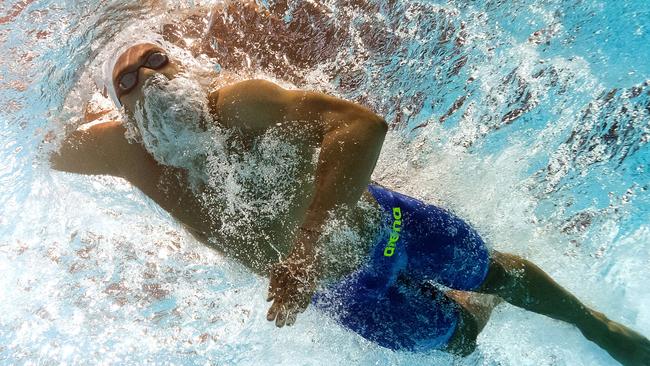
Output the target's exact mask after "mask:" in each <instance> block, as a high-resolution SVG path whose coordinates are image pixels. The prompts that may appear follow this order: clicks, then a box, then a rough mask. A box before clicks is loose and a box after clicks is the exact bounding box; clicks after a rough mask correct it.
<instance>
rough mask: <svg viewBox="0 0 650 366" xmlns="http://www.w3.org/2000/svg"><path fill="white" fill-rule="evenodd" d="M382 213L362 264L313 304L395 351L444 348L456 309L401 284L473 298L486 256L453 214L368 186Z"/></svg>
mask: <svg viewBox="0 0 650 366" xmlns="http://www.w3.org/2000/svg"><path fill="white" fill-rule="evenodd" d="M368 190H369V191H370V193H372V195H373V196H374V198H375V199H376V200H377V202H378V203H379V205H380V206H381V207H382V208H383V209H384V211H385V221H384V227H383V229H382V230H380V234H379V235H378V237H377V239H376V241H375V242H374V244H373V246H372V249H371V250H370V253H371V254H370V256H369V259H368V261H367V262H366V263H364V264H363V265H362V266H361V267H360V268H359V269H358V270H357V271H355V272H353V273H351V274H349V275H347V276H346V277H344V278H343V279H342V280H341V281H339V282H337V283H335V284H333V285H330V286H327V287H326V288H324V289H322V290H320V291H318V292H316V293H315V294H314V297H313V299H312V304H313V305H314V306H316V307H317V308H319V309H321V310H323V311H324V312H326V313H328V314H329V315H330V316H332V317H333V318H334V319H336V320H337V321H338V322H339V323H341V324H342V325H343V326H345V327H347V328H349V329H351V330H353V331H354V332H356V333H358V334H359V335H361V336H362V337H364V338H366V339H368V340H370V341H373V342H375V343H377V344H379V345H381V346H383V347H386V348H390V349H393V350H408V351H417V352H420V351H428V350H431V349H440V348H442V347H444V346H445V345H446V344H447V342H448V341H449V339H450V338H451V336H452V335H453V333H454V331H455V329H456V326H457V324H458V316H459V309H458V305H457V304H456V303H455V302H454V301H452V300H451V299H449V298H447V297H446V296H445V295H444V294H443V293H441V292H440V291H438V292H435V293H428V294H427V293H426V292H423V291H416V290H414V289H413V288H411V287H408V286H404V285H403V284H402V283H403V282H402V281H399V280H398V277H402V278H403V277H406V278H408V279H409V282H412V283H416V284H422V283H425V282H427V281H433V282H436V283H438V284H441V285H444V286H447V287H449V288H452V289H457V290H465V291H470V290H473V289H476V288H477V287H479V286H480V285H481V284H482V282H483V281H484V280H485V277H486V275H487V270H488V265H489V255H488V250H487V248H486V247H485V243H484V242H483V240H482V239H481V237H480V236H479V235H478V234H477V233H476V231H474V229H472V228H471V227H470V226H469V225H468V224H467V223H465V222H464V221H462V220H461V219H459V218H458V217H456V216H454V215H453V214H451V213H449V212H447V211H445V210H443V209H440V208H438V207H435V206H433V205H428V204H425V203H424V202H422V201H419V200H417V199H414V198H412V197H409V196H406V195H403V194H400V193H397V192H393V191H390V190H388V189H386V188H383V187H380V186H377V185H369V186H368Z"/></svg>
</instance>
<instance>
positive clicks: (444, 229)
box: [398, 205, 490, 291]
mask: <svg viewBox="0 0 650 366" xmlns="http://www.w3.org/2000/svg"><path fill="white" fill-rule="evenodd" d="M407 215H408V216H407ZM404 216H407V217H406V218H405V219H404V223H405V224H404V229H403V231H402V232H403V233H404V240H403V242H402V245H404V247H405V251H406V256H407V258H408V259H407V265H406V273H407V275H408V276H409V277H411V278H413V279H415V280H416V281H434V282H437V283H439V284H442V285H444V286H447V287H449V288H452V289H456V290H463V291H472V290H474V289H476V288H478V287H479V286H480V285H481V284H482V283H483V281H484V280H485V276H486V275H487V273H488V267H489V264H490V255H489V252H488V249H487V247H486V246H485V243H484V242H483V239H481V237H480V235H479V234H478V233H477V232H476V231H475V230H474V229H473V228H472V227H470V226H469V225H468V224H467V223H466V222H464V221H463V220H461V219H460V218H458V217H456V216H455V215H453V214H451V213H449V212H447V211H445V210H443V209H440V208H438V207H435V206H433V205H426V206H424V207H421V208H419V209H418V210H417V211H414V212H410V213H408V214H404ZM398 244H399V243H398Z"/></svg>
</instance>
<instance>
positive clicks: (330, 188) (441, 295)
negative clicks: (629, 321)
mask: <svg viewBox="0 0 650 366" xmlns="http://www.w3.org/2000/svg"><path fill="white" fill-rule="evenodd" d="M213 81H214V83H213V84H210V83H206V82H205V81H202V82H199V81H198V77H197V75H196V74H195V73H194V72H193V71H192V67H190V66H188V65H186V64H184V63H182V62H181V60H180V59H177V58H174V57H173V52H172V51H171V50H170V47H168V46H166V45H163V44H158V43H141V44H136V45H133V46H131V47H130V48H128V49H126V50H125V51H124V52H123V53H121V54H120V55H119V57H118V58H117V59H116V62H115V64H114V67H113V68H112V83H111V85H109V87H112V88H113V90H112V94H113V95H114V97H115V99H116V101H117V103H118V104H121V106H122V107H123V112H124V121H123V122H122V121H112V120H108V121H103V122H102V121H101V120H99V119H98V120H94V119H95V118H97V117H99V115H88V116H87V120H88V121H92V120H94V122H93V123H92V124H88V125H86V126H84V128H80V129H77V130H76V131H74V132H73V133H71V134H70V135H69V136H67V137H66V139H65V140H64V141H63V143H62V146H61V147H60V150H59V151H58V152H56V153H54V154H53V155H52V157H51V162H52V167H53V168H54V169H57V170H62V171H67V172H74V173H81V174H108V175H113V176H117V177H122V178H124V179H126V180H128V181H129V182H131V183H132V184H133V185H134V186H136V187H138V188H139V189H140V190H141V191H142V192H144V193H145V194H146V195H147V196H149V197H150V198H151V199H153V200H154V201H155V202H156V203H158V204H159V205H160V206H161V207H162V208H164V209H165V210H167V211H168V212H170V213H171V215H172V216H173V217H175V218H176V219H177V220H178V221H180V222H181V223H183V224H184V225H185V226H186V227H187V228H188V229H189V230H190V232H192V233H193V234H194V235H195V236H196V237H197V238H199V239H200V240H203V241H205V242H211V243H213V244H215V245H217V246H218V249H219V250H221V251H222V252H223V253H225V255H227V256H230V257H232V258H236V259H237V260H239V261H240V262H241V263H243V264H244V265H246V266H247V267H248V268H250V269H251V270H253V271H255V272H256V273H258V274H263V275H269V277H270V284H269V290H268V295H267V300H268V301H272V305H271V306H270V308H269V310H268V314H267V319H268V320H269V321H275V324H276V325H277V326H278V327H282V326H284V325H291V324H293V323H294V322H295V321H296V317H297V315H298V314H299V313H300V312H302V311H304V310H305V309H306V308H307V307H308V305H309V304H313V305H314V306H315V307H317V308H319V309H321V310H323V311H324V312H326V313H328V314H329V315H330V316H332V317H333V318H334V319H336V320H337V321H338V322H340V323H341V324H342V325H344V326H345V327H347V328H349V329H351V330H353V331H355V332H357V333H358V334H360V335H361V336H363V337H364V338H366V339H368V340H371V341H373V342H376V343H378V344H380V345H382V346H384V347H387V348H391V349H395V350H410V351H425V350H429V349H444V350H447V351H450V352H453V353H456V354H460V355H467V354H469V353H471V352H472V351H473V349H474V348H475V345H476V337H477V335H478V334H479V332H480V331H481V329H482V328H483V327H484V325H485V323H486V322H487V319H488V317H489V315H490V312H491V310H492V308H493V307H494V305H495V304H496V303H498V302H499V301H500V299H503V300H505V301H507V302H509V303H511V304H513V305H515V306H518V307H521V308H523V309H527V310H530V311H533V312H536V313H539V314H544V315H546V316H549V317H551V318H554V319H558V320H562V321H565V322H568V323H570V324H573V325H575V326H576V327H577V328H578V329H579V330H580V331H581V332H582V334H583V335H584V336H585V337H586V338H587V339H589V340H591V341H593V342H595V343H596V344H597V345H599V346H600V347H602V348H603V349H605V350H606V351H607V352H609V354H610V355H611V356H612V357H614V358H615V359H617V360H618V361H620V362H621V363H623V364H626V365H647V364H650V342H649V341H648V340H647V339H646V338H644V337H643V336H641V335H640V334H638V333H636V332H634V331H632V330H631V329H629V328H627V327H625V326H623V325H621V324H618V323H616V322H613V321H611V320H609V319H608V318H607V317H605V316H604V315H603V314H602V313H599V312H597V311H594V310H591V309H589V308H587V307H586V306H585V305H583V304H582V303H581V302H580V301H579V300H578V299H577V298H576V297H574V296H573V295H571V294H570V293H568V292H567V291H566V290H564V289H563V288H562V287H560V286H559V285H558V284H557V283H555V282H554V281H553V280H552V279H551V278H550V277H549V276H548V275H546V274H545V273H544V272H543V271H542V270H541V269H539V268H538V267H537V266H535V265H534V264H533V263H531V262H529V261H527V260H525V259H522V258H519V257H517V256H515V255H511V254H505V253H500V252H497V251H494V250H491V251H490V250H488V249H487V248H486V247H485V245H484V243H483V241H482V239H481V238H480V236H479V235H478V234H477V233H476V231H474V230H473V229H472V228H471V227H470V226H469V225H468V224H466V223H465V222H463V221H462V220H460V219H459V218H457V217H455V216H454V215H452V214H450V213H449V212H447V211H445V210H443V209H440V208H437V207H435V206H432V205H429V204H426V203H424V202H421V201H419V200H416V199H414V198H411V197H408V196H405V195H402V194H399V193H397V192H393V191H390V190H389V189H386V188H384V187H381V186H379V185H377V184H369V183H370V176H371V173H372V171H373V169H374V167H375V163H376V161H377V158H378V156H379V153H380V150H381V147H382V143H383V141H384V136H385V134H386V132H387V124H386V123H385V121H384V120H383V119H382V118H381V117H379V116H377V115H376V114H375V113H373V112H371V111H370V110H368V109H366V108H364V107H362V106H360V105H357V104H353V103H351V102H348V101H345V100H341V99H338V98H335V97H332V96H329V95H326V94H322V93H318V92H311V91H302V90H286V89H284V88H281V87H279V86H278V85H276V84H274V83H271V82H269V81H265V80H245V81H240V82H228V83H226V82H224V80H213ZM219 83H222V84H226V85H219ZM208 85H213V87H212V88H211V87H209V86H208ZM214 85H218V86H217V87H214ZM125 135H126V136H128V137H129V138H127V137H126V136H125ZM268 136H272V137H274V138H277V139H279V140H281V141H283V142H285V143H287V144H289V145H291V146H294V147H295V149H296V150H295V151H298V152H299V153H300V154H299V157H298V159H303V160H302V161H301V162H300V163H299V164H296V165H294V166H293V168H292V170H291V172H289V173H290V175H291V176H292V177H293V179H295V187H292V188H295V189H292V190H291V192H292V194H291V195H288V196H285V197H283V199H285V201H283V204H284V206H283V207H282V210H281V211H280V212H278V214H277V215H275V216H273V215H262V213H261V212H260V216H259V220H255V219H252V220H248V221H246V222H247V223H248V224H250V225H252V226H251V227H247V228H246V229H247V230H246V231H245V232H244V231H240V232H236V233H230V232H227V231H228V230H226V228H225V225H224V220H221V219H217V218H218V217H219V216H220V215H223V214H224V213H225V212H226V211H227V207H226V206H227V205H225V204H223V201H224V200H225V198H224V197H220V196H219V195H220V194H223V192H224V189H223V187H224V185H226V184H227V182H225V181H224V180H223V179H222V180H219V179H217V178H218V177H217V178H214V177H215V176H219V175H227V174H228V173H229V172H227V171H224V170H220V169H219V167H220V165H219V161H218V159H216V160H217V161H216V162H215V157H214V156H211V154H212V153H211V150H218V149H221V150H220V151H222V153H223V154H225V155H224V156H226V158H227V157H228V156H230V155H233V156H234V155H239V156H243V155H245V154H246V153H247V152H249V151H252V150H254V149H258V150H259V149H260V146H261V145H262V148H263V144H261V143H260V141H261V139H262V138H268ZM211 141H215V144H216V143H217V142H219V147H217V146H216V145H215V146H214V147H213V146H210V142H211ZM314 151H318V158H317V161H316V162H313V161H312V156H313V154H314ZM241 161H245V160H241ZM222 166H225V165H222ZM289 173H287V174H289ZM262 174H263V173H262ZM213 178H214V179H213ZM282 179H285V178H284V177H283V178H282ZM208 181H209V182H208ZM215 182H217V183H215ZM291 182H294V181H291ZM256 184H257V186H256V187H255V189H256V190H257V191H258V192H260V193H259V194H260V195H264V194H265V193H267V192H266V189H270V188H268V187H272V186H273V184H274V182H272V181H271V180H269V181H266V180H260V181H258V182H256ZM252 191H255V190H252ZM252 199H254V197H253V198H252ZM215 202H216V203H215ZM262 216H264V217H262ZM334 216H335V217H336V219H337V220H339V221H343V222H344V223H345V224H346V225H349V226H350V227H353V228H356V229H357V231H358V232H359V233H360V235H358V236H357V237H356V238H357V241H352V240H351V241H350V242H348V243H346V245H347V247H348V248H349V250H350V251H361V252H363V253H364V254H365V255H366V260H365V261H363V262H361V263H356V264H354V265H353V266H348V267H347V269H345V270H341V269H340V268H339V269H337V270H333V269H332V268H328V265H327V263H333V262H336V261H332V260H331V257H336V256H337V255H339V253H331V252H325V251H323V250H322V248H324V247H325V246H326V243H325V241H326V240H327V236H326V235H325V234H324V231H325V227H326V226H327V225H326V224H327V222H328V220H330V219H331V217H334ZM239 219H240V218H239V217H230V218H229V220H231V221H237V220H239ZM241 219H242V220H244V218H241ZM214 238H218V240H211V239H214ZM343 267H345V266H343ZM325 278H327V279H328V281H324V279H325ZM325 282H327V283H325ZM434 284H439V285H443V286H445V287H447V288H448V289H447V290H443V289H440V288H439V287H437V285H434Z"/></svg>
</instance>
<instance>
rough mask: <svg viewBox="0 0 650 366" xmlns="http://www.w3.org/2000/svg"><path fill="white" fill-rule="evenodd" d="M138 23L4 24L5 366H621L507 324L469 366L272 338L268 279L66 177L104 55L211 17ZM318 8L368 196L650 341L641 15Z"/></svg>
mask: <svg viewBox="0 0 650 366" xmlns="http://www.w3.org/2000/svg"><path fill="white" fill-rule="evenodd" d="M513 3H516V4H513ZM142 4H144V5H142ZM142 4H140V5H133V4H130V5H129V4H126V5H125V4H122V3H120V2H114V1H113V2H111V1H102V2H99V1H83V2H82V1H78V2H61V1H58V2H57V1H45V0H44V1H40V2H31V1H5V2H3V3H2V4H0V43H1V46H0V47H1V50H2V55H3V60H2V63H0V105H2V108H0V122H1V123H2V128H1V129H0V146H1V148H0V162H1V163H0V187H1V188H0V210H1V211H0V212H1V214H0V272H1V273H2V276H0V296H1V297H0V299H1V300H2V301H0V314H2V316H0V360H2V363H19V364H23V363H39V364H40V363H44V364H51V363H55V364H59V363H70V364H86V363H88V362H93V363H96V362H98V361H101V362H104V363H110V364H141V363H161V364H169V363H174V364H200V363H201V364H203V363H210V364H226V365H259V364H286V365H295V364H301V365H302V364H304V365H320V364H361V365H371V364H372V365H375V364H380V365H385V364H393V365H424V364H426V365H432V364H433V365H448V364H450V363H452V362H455V363H456V364H460V365H611V364H615V361H613V360H612V359H611V358H609V356H608V355H607V354H606V353H605V352H604V351H602V350H600V349H599V348H598V347H597V346H595V345H594V344H592V343H590V342H588V341H587V340H585V339H584V338H583V337H582V336H581V335H580V333H579V332H578V331H577V330H576V329H574V328H572V327H571V326H568V325H566V324H562V323H559V322H556V321H553V320H550V319H547V318H545V317H542V316H538V315H534V314H530V313H526V312H523V311H521V310H518V309H516V308H514V307H511V306H508V305H502V306H499V307H498V308H497V309H496V310H495V312H494V314H493V316H492V318H491V320H490V322H489V324H488V326H487V327H486V329H485V330H484V331H483V333H482V334H481V335H480V337H479V340H478V349H477V351H476V352H474V353H473V354H472V355H471V356H469V357H468V358H465V359H458V360H454V359H453V358H452V357H451V356H449V355H446V354H444V353H440V352H432V353H429V354H409V353H402V352H397V353H395V352H392V351H389V350H386V349H383V348H380V347H378V346H376V345H374V344H372V343H369V342H367V341H365V340H364V339H363V338H361V337H359V336H357V335H355V334H352V333H350V332H348V331H346V330H344V329H343V328H341V327H339V326H337V325H336V324H334V323H333V322H331V320H329V319H327V318H326V317H325V316H324V315H322V314H320V313H318V312H317V311H314V310H308V311H307V312H306V313H304V314H303V316H302V317H300V318H299V320H298V322H297V324H296V326H294V327H292V328H283V329H281V330H278V329H276V328H275V327H273V326H272V325H271V324H270V323H268V322H267V321H266V320H265V319H264V315H265V311H266V308H267V304H266V303H265V302H264V299H263V297H264V295H265V291H266V286H267V282H266V280H265V279H263V278H261V277H257V276H254V275H252V274H250V273H249V272H248V271H247V270H246V269H244V268H242V267H241V266H239V265H238V264H237V263H235V262H233V261H231V260H228V259H225V258H222V257H221V256H219V255H218V254H217V253H215V252H213V251H211V250H210V249H208V248H207V247H205V246H204V245H202V244H200V243H198V242H196V241H195V240H193V239H192V238H191V237H190V236H188V235H187V233H186V232H184V231H183V230H182V228H181V227H180V226H179V225H178V224H176V223H175V222H174V221H173V220H172V219H171V218H170V217H169V215H168V214H166V213H165V212H164V211H162V210H161V209H160V208H158V207H157V206H156V205H155V204H154V203H152V202H151V201H150V200H148V199H147V198H146V197H145V196H144V195H143V194H142V193H140V192H139V191H137V190H136V189H134V188H133V187H131V186H130V185H129V184H128V183H127V182H125V181H123V180H120V179H116V178H111V177H88V176H77V175H72V174H65V173H60V172H55V171H52V170H51V169H50V168H49V165H48V163H47V158H46V156H47V152H48V151H50V150H51V148H52V145H53V144H54V143H44V142H43V141H44V140H52V139H53V140H55V141H56V139H57V137H59V138H60V137H61V136H63V135H64V133H65V131H66V130H67V131H70V130H72V129H74V128H75V127H76V126H77V125H78V124H79V123H80V121H81V113H82V112H81V105H82V103H83V101H84V100H87V99H88V97H89V95H90V94H91V93H92V92H94V88H95V87H94V84H93V83H92V79H93V73H94V72H96V70H97V65H98V64H99V63H101V62H102V61H103V60H101V56H102V50H103V49H104V48H105V47H109V45H110V44H111V40H112V39H113V38H114V37H116V36H118V35H120V34H123V33H124V32H132V33H133V32H137V31H138V30H139V29H141V28H145V27H148V26H151V25H152V24H154V25H155V24H160V23H161V22H163V21H164V20H165V19H168V18H173V17H174V14H175V13H176V12H178V11H180V10H183V9H192V8H199V7H201V6H208V5H210V2H207V1H206V2H200V3H199V2H194V1H185V2H170V3H169V4H165V3H164V2H156V1H149V2H142ZM323 4H325V5H327V7H328V8H329V10H330V11H331V13H332V14H334V16H335V19H337V18H338V19H341V21H333V24H334V26H337V25H338V26H342V24H345V27H346V29H348V30H349V35H348V38H346V39H345V40H344V41H343V43H342V44H341V45H340V47H338V48H337V49H336V55H335V57H334V58H333V59H328V60H326V61H323V62H321V63H317V64H314V65H312V67H310V68H309V69H308V70H304V72H305V79H304V80H306V81H305V82H304V83H303V85H299V86H300V87H305V88H313V89H320V90H327V91H329V92H331V93H334V94H336V95H339V96H341V97H345V98H348V99H351V100H355V101H359V102H362V103H364V104H366V105H368V106H370V107H371V108H373V109H374V110H376V111H377V112H378V113H380V114H382V115H384V116H385V117H386V120H387V121H388V122H389V123H390V124H391V126H392V129H391V131H390V133H389V136H388V137H387V141H386V144H385V149H384V150H383V152H382V156H381V157H380V161H379V163H378V166H377V169H376V171H375V175H374V178H375V179H376V180H378V181H380V182H382V183H384V184H386V185H388V186H390V187H392V188H395V189H397V190H400V191H402V192H404V193H407V194H411V195H414V196H417V197H419V198H422V199H425V200H429V201H431V202H433V203H436V204H439V205H443V206H445V207H448V208H450V209H451V210H453V211H455V212H456V213H457V214H458V215H460V216H461V217H463V218H466V219H467V220H468V221H469V222H471V223H472V224H473V225H474V226H475V227H476V228H477V230H478V231H479V232H480V233H481V235H482V236H484V237H485V239H486V241H488V242H489V243H490V245H491V246H492V247H494V248H497V249H499V250H503V251H509V252H512V253H516V254H519V255H522V256H524V257H526V258H528V259H530V260H532V261H534V262H536V263H537V264H538V265H539V266H540V267H542V268H543V269H544V270H545V271H547V272H548V273H549V274H551V275H552V276H553V277H554V278H555V279H557V281H558V282H559V283H560V284H562V285H563V286H565V287H566V288H568V289H569V290H571V291H572V292H574V293H575V294H576V295H577V296H578V297H580V298H581V299H583V300H584V301H585V302H586V303H587V304H589V305H590V306H592V307H594V308H596V309H598V310H600V311H603V312H604V313H606V314H608V316H609V317H610V318H612V319H614V320H616V321H619V322H621V323H623V324H625V325H627V326H630V327H632V328H633V329H635V330H637V331H639V332H641V333H643V334H645V335H650V307H649V306H648V305H647V304H650V290H649V287H648V286H647V283H646V277H647V274H648V272H649V269H648V268H650V266H649V265H650V246H648V242H650V226H649V224H648V221H649V220H648V219H649V218H650V198H649V197H650V196H649V195H648V192H647V191H648V188H649V185H650V172H649V171H648V169H650V167H649V166H648V164H649V161H650V151H649V148H648V142H649V141H650V86H649V85H648V84H647V80H650V63H649V62H647V60H648V58H649V57H650V52H648V51H647V50H646V49H647V45H648V44H650V35H649V34H648V31H650V30H649V29H648V24H650V12H649V11H648V10H647V5H648V4H647V2H645V1H634V0H618V1H614V0H611V1H595V0H594V1H562V0H546V1H539V0H536V1H532V0H530V1H527V0H521V1H517V2H511V1H497V0H493V1H488V0H484V1H471V2H469V1H465V0H458V1H453V0H452V1H407V0H397V1H371V2H370V4H371V5H372V6H369V7H368V8H367V9H365V10H363V9H360V8H356V7H353V6H348V5H344V4H343V2H339V1H335V0H332V1H327V2H323ZM290 8H291V7H290ZM169 9H171V12H170V13H169V14H167V13H166V10H169ZM285 19H286V20H287V21H289V22H291V21H295V19H296V18H295V16H293V17H292V14H291V11H288V12H287V14H286V16H285ZM343 20H345V21H343ZM269 77H272V75H270V76H269Z"/></svg>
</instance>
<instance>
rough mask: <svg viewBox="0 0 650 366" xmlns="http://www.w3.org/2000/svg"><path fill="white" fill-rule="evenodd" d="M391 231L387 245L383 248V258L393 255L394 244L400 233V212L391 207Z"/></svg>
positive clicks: (398, 209) (396, 208) (397, 208)
mask: <svg viewBox="0 0 650 366" xmlns="http://www.w3.org/2000/svg"><path fill="white" fill-rule="evenodd" d="M393 219H394V221H393V230H392V231H391V233H390V238H388V244H387V245H386V248H384V256H386V257H390V256H392V255H393V253H395V244H397V241H398V240H399V233H400V231H402V210H400V208H399V207H393Z"/></svg>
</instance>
